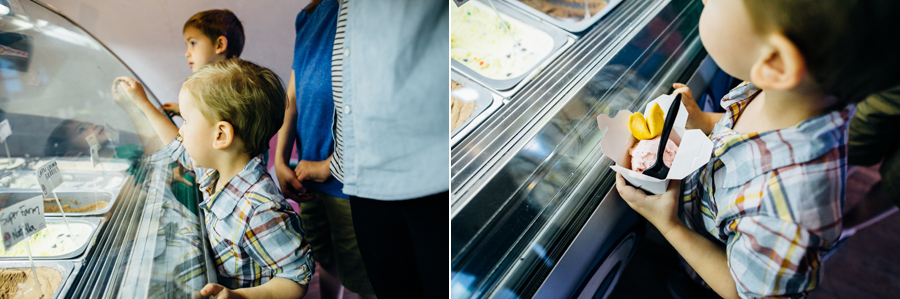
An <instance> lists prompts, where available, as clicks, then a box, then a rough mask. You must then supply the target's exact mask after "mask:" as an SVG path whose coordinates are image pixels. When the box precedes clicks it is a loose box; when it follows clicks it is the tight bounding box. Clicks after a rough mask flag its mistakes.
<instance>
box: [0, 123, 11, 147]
mask: <svg viewBox="0 0 900 299" xmlns="http://www.w3.org/2000/svg"><path fill="white" fill-rule="evenodd" d="M10 135H12V128H10V127H9V120H8V119H4V120H3V121H2V122H0V142H6V138H9V136H10Z"/></svg>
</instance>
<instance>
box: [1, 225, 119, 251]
mask: <svg viewBox="0 0 900 299" xmlns="http://www.w3.org/2000/svg"><path fill="white" fill-rule="evenodd" d="M45 219H46V222H47V226H48V227H47V228H45V229H44V231H40V232H38V234H41V233H48V232H47V231H45V230H48V229H50V227H49V226H50V225H51V224H53V225H54V226H60V227H61V229H59V230H58V231H56V232H53V234H56V235H55V236H43V239H46V240H50V241H48V243H50V242H53V244H45V245H32V246H31V252H32V254H35V256H33V258H34V259H35V260H81V259H83V258H84V253H85V252H88V251H90V249H91V247H93V246H94V242H96V240H97V234H98V232H99V231H100V228H101V227H102V226H103V224H104V222H105V220H106V219H105V218H102V217H68V220H69V225H70V227H71V228H72V230H73V231H72V233H74V234H76V235H79V236H76V240H80V241H81V242H80V244H76V245H77V246H78V247H76V248H75V249H74V250H72V251H70V252H65V253H60V254H54V255H46V256H37V254H39V253H41V252H42V251H45V250H46V249H47V248H46V247H39V246H55V245H57V243H58V242H60V241H59V240H60V238H69V237H67V235H69V232H68V231H67V229H66V227H65V222H64V221H63V218H62V217H46V218H45ZM81 234H84V235H81ZM37 236H38V235H34V236H31V237H29V238H27V239H25V240H22V241H21V242H19V243H18V244H16V245H15V246H16V247H14V248H13V250H16V248H19V246H22V247H24V244H22V242H26V241H28V240H31V239H32V238H35V237H37ZM6 254H7V252H6V251H5V250H4V251H2V252H0V259H4V260H26V261H27V260H28V253H27V251H24V250H23V251H21V252H20V251H18V250H17V251H16V254H15V255H14V256H6Z"/></svg>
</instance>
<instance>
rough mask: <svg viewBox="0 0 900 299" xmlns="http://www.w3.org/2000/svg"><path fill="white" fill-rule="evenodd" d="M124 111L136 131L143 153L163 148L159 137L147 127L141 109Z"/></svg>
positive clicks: (133, 108) (132, 108) (135, 108)
mask: <svg viewBox="0 0 900 299" xmlns="http://www.w3.org/2000/svg"><path fill="white" fill-rule="evenodd" d="M124 110H125V114H126V115H128V118H129V119H131V123H132V124H133V125H134V128H135V130H136V131H137V134H138V137H140V139H141V143H142V144H143V145H144V152H147V153H155V152H157V151H159V150H161V149H162V148H163V147H165V144H162V142H161V140H160V138H159V136H157V133H156V131H155V130H154V129H153V128H151V127H150V126H149V125H147V119H146V118H145V117H144V113H143V112H141V109H139V108H137V107H133V106H132V107H130V108H125V109H124Z"/></svg>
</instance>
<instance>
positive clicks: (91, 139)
mask: <svg viewBox="0 0 900 299" xmlns="http://www.w3.org/2000/svg"><path fill="white" fill-rule="evenodd" d="M84 140H85V141H87V144H88V146H90V147H94V146H95V145H96V146H100V141H99V140H97V135H96V134H94V133H91V134H89V135H88V137H85V138H84Z"/></svg>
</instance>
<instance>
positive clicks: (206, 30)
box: [162, 9, 244, 116]
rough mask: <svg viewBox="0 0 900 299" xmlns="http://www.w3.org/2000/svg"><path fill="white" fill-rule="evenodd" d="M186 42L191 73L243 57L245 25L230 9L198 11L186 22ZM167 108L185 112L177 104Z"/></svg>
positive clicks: (174, 112)
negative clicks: (211, 64)
mask: <svg viewBox="0 0 900 299" xmlns="http://www.w3.org/2000/svg"><path fill="white" fill-rule="evenodd" d="M182 34H184V44H185V45H186V46H187V50H186V51H185V52H184V57H186V58H187V60H188V65H189V66H190V67H191V72H197V70H199V69H200V68H202V67H203V66H205V65H207V64H210V63H214V62H219V61H223V60H225V59H231V58H239V57H241V52H243V50H244V25H242V24H241V20H238V18H237V16H235V15H234V13H232V12H231V11H230V10H227V9H212V10H207V11H201V12H198V13H196V14H194V15H193V16H192V17H191V18H190V19H188V20H187V22H184V29H182ZM162 108H163V110H165V111H166V113H168V114H169V115H172V116H175V115H181V110H180V109H179V106H178V104H176V103H165V104H163V106H162Z"/></svg>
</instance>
